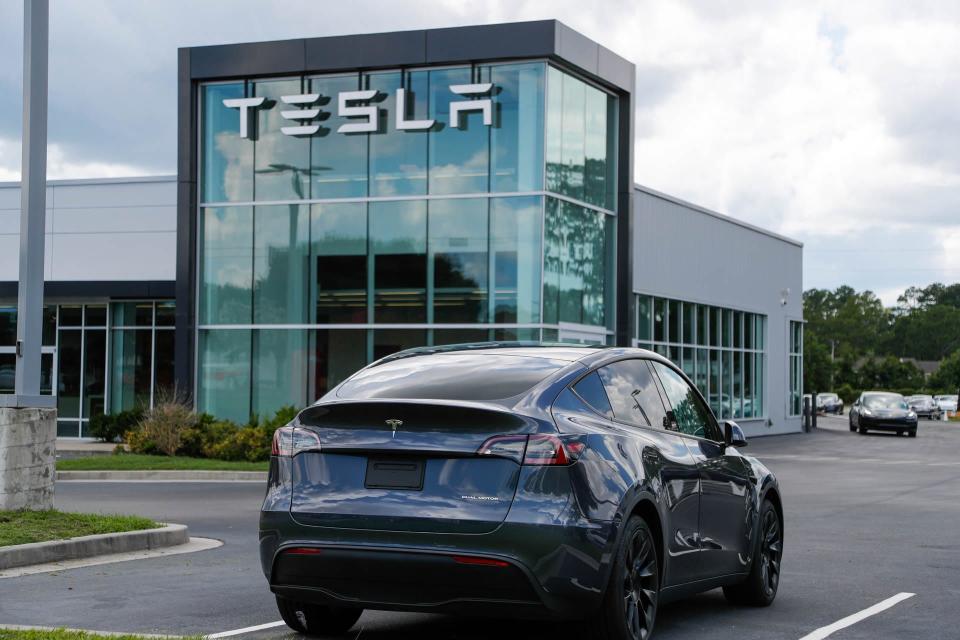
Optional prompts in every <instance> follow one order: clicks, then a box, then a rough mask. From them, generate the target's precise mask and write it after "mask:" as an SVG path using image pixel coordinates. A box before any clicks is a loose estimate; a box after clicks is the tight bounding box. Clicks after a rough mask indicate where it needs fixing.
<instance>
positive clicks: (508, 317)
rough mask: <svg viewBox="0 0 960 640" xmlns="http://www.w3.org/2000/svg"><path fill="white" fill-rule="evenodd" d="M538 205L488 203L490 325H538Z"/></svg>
mask: <svg viewBox="0 0 960 640" xmlns="http://www.w3.org/2000/svg"><path fill="white" fill-rule="evenodd" d="M542 203H543V199H542V198H539V197H526V198H524V197H520V198H493V199H492V200H491V201H490V234H491V238H490V252H491V253H492V256H491V258H492V260H493V280H494V281H493V296H494V302H493V320H494V322H498V323H508V322H518V323H532V322H539V321H540V268H541V266H540V263H541V255H542V252H541V249H540V246H541V220H542V213H541V211H542Z"/></svg>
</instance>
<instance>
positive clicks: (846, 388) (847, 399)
mask: <svg viewBox="0 0 960 640" xmlns="http://www.w3.org/2000/svg"><path fill="white" fill-rule="evenodd" d="M836 394H837V395H838V396H840V399H841V400H843V403H844V404H846V405H851V404H853V403H854V402H855V401H856V400H857V398H859V397H860V393H859V392H857V391H856V390H855V389H854V388H853V387H852V386H850V385H849V384H846V383H844V384H842V385H840V386H839V387H837V389H836Z"/></svg>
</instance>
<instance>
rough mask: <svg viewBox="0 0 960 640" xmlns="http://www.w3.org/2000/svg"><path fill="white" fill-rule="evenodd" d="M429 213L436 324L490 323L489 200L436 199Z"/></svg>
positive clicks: (434, 319) (429, 242) (429, 241)
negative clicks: (488, 298)
mask: <svg viewBox="0 0 960 640" xmlns="http://www.w3.org/2000/svg"><path fill="white" fill-rule="evenodd" d="M429 211H430V221H429V225H428V228H429V232H430V237H429V239H428V246H429V248H430V261H431V263H432V265H433V321H434V322H440V323H453V322H469V323H473V322H486V321H487V271H488V269H489V267H490V265H489V260H488V254H487V247H488V242H487V200H486V199H459V198H458V199H455V200H433V201H432V202H430V205H429Z"/></svg>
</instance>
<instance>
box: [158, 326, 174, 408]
mask: <svg viewBox="0 0 960 640" xmlns="http://www.w3.org/2000/svg"><path fill="white" fill-rule="evenodd" d="M154 340H155V341H156V343H155V345H154V352H153V356H154V357H153V397H154V402H156V399H157V398H158V397H159V398H164V397H171V396H172V394H173V393H174V391H175V390H176V382H175V380H174V378H173V348H174V346H173V341H174V332H173V331H157V333H156V337H155V338H154Z"/></svg>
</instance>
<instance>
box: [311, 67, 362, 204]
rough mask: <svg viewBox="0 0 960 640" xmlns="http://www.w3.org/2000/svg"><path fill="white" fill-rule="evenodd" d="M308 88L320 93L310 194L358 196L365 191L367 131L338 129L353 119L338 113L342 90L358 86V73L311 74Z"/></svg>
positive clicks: (313, 141) (316, 195)
mask: <svg viewBox="0 0 960 640" xmlns="http://www.w3.org/2000/svg"><path fill="white" fill-rule="evenodd" d="M309 82H310V92H311V93H319V94H320V100H319V101H318V102H317V104H316V106H318V107H319V108H320V109H321V110H322V112H321V116H320V118H319V119H318V120H316V121H315V122H316V123H318V124H319V125H320V130H319V131H318V132H317V133H316V134H314V135H313V136H311V137H310V145H311V146H310V154H311V155H310V169H311V176H312V178H311V193H310V197H311V198H360V197H363V196H366V195H367V145H368V142H367V134H366V133H338V132H337V129H338V128H339V127H340V126H341V125H343V124H347V123H350V122H355V121H356V120H355V119H351V118H341V117H340V116H338V115H337V113H338V104H337V96H338V95H339V94H340V92H341V91H356V90H358V89H359V88H360V77H359V75H357V74H351V75H346V76H324V77H321V78H311V79H310V80H309Z"/></svg>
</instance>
